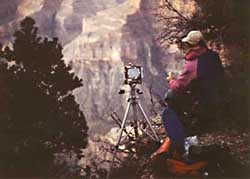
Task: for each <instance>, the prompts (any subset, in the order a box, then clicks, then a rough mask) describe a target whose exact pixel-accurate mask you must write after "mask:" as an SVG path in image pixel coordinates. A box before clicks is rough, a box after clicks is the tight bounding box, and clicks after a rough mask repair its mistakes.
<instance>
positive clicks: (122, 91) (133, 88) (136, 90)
mask: <svg viewBox="0 0 250 179" xmlns="http://www.w3.org/2000/svg"><path fill="white" fill-rule="evenodd" d="M136 85H137V84H136V83H130V84H129V86H130V94H133V93H135V94H143V91H142V90H141V89H139V88H136ZM125 92H126V90H125V89H120V91H119V92H118V94H125Z"/></svg>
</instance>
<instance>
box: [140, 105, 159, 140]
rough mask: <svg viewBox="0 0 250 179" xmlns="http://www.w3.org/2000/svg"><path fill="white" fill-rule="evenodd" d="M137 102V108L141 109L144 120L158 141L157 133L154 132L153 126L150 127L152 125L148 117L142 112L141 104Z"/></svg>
mask: <svg viewBox="0 0 250 179" xmlns="http://www.w3.org/2000/svg"><path fill="white" fill-rule="evenodd" d="M137 104H138V106H139V108H140V110H141V112H142V115H143V117H144V118H145V120H146V122H147V123H148V125H149V127H150V129H151V131H152V132H153V135H154V137H155V140H156V141H157V142H160V138H159V137H158V135H157V134H156V132H155V130H154V129H153V127H152V125H151V123H150V120H149V119H148V117H147V115H146V113H145V112H144V110H143V108H142V106H141V104H140V103H139V102H137Z"/></svg>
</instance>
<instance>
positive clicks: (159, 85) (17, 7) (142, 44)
mask: <svg viewBox="0 0 250 179" xmlns="http://www.w3.org/2000/svg"><path fill="white" fill-rule="evenodd" d="M157 3H159V2H158V1H156V0H155V1H150V0H36V1H34V0H12V1H9V0H3V1H1V3H0V17H1V18H0V40H1V42H2V43H7V42H8V41H9V40H10V37H11V34H12V33H13V31H14V29H15V28H16V25H17V24H18V22H19V21H20V20H21V19H23V18H24V17H25V16H31V17H33V18H34V19H35V20H36V22H37V25H38V26H39V29H40V34H42V35H45V36H49V37H54V36H56V37H58V38H59V39H60V41H61V42H62V44H63V46H64V51H63V53H64V59H65V62H66V63H67V64H69V63H70V64H71V65H72V66H73V69H74V71H75V73H76V75H78V76H79V77H80V78H82V79H83V84H84V86H83V87H82V88H80V89H77V90H75V92H74V93H75V95H76V97H77V101H78V102H79V103H80V104H81V107H82V110H83V111H84V114H85V115H86V118H87V120H88V125H89V126H90V129H91V131H92V132H93V131H101V132H105V131H107V130H106V129H108V128H109V127H107V126H109V125H107V124H110V123H111V122H110V121H109V120H108V119H109V116H110V113H111V112H113V111H117V112H118V113H119V114H120V116H121V117H122V114H123V111H124V110H123V109H124V107H125V106H126V96H120V95H119V94H118V91H119V89H120V87H121V86H122V83H123V66H124V64H127V63H128V62H132V63H136V64H138V65H142V66H143V67H144V71H145V79H144V86H143V91H144V95H143V97H142V102H143V106H145V109H146V112H147V113H150V110H151V107H150V106H151V104H150V103H151V101H150V91H151V92H152V93H153V97H154V98H155V97H157V98H156V99H159V96H163V94H164V92H165V90H166V86H167V85H166V81H165V77H166V72H167V70H168V69H169V68H172V69H180V65H179V63H176V61H175V59H176V58H179V57H177V56H178V55H176V50H175V49H174V50H173V49H172V50H171V49H170V50H169V51H168V54H166V52H162V50H161V49H159V48H158V47H157V45H156V44H155V42H154V39H153V33H154V32H153V27H152V24H153V17H152V14H151V10H152V8H153V7H154V6H155V5H156V4H157ZM183 3H184V4H185V3H186V2H183ZM177 5H178V6H181V5H180V4H178V3H177ZM177 53H178V52H177Z"/></svg>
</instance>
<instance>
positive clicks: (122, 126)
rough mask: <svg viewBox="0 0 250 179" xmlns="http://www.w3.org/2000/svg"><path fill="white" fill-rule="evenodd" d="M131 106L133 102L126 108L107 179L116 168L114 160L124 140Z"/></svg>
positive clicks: (129, 102)
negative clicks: (123, 134)
mask: <svg viewBox="0 0 250 179" xmlns="http://www.w3.org/2000/svg"><path fill="white" fill-rule="evenodd" d="M130 106H131V101H128V105H127V108H126V111H125V114H124V117H123V120H122V125H121V129H120V132H119V139H118V141H117V143H116V145H115V150H114V153H113V158H112V163H111V167H110V170H109V172H108V175H107V179H109V178H110V173H111V171H112V169H113V166H114V159H115V156H116V152H117V149H118V147H119V144H120V142H121V139H122V132H123V130H124V127H125V123H126V120H127V117H128V112H129V109H130Z"/></svg>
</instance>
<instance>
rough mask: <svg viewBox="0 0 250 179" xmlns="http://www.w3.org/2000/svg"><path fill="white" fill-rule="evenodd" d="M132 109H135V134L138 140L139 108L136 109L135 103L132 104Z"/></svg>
mask: <svg viewBox="0 0 250 179" xmlns="http://www.w3.org/2000/svg"><path fill="white" fill-rule="evenodd" d="M132 107H133V115H134V125H133V128H134V132H135V139H137V138H138V120H137V108H136V103H135V102H133V103H132Z"/></svg>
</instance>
